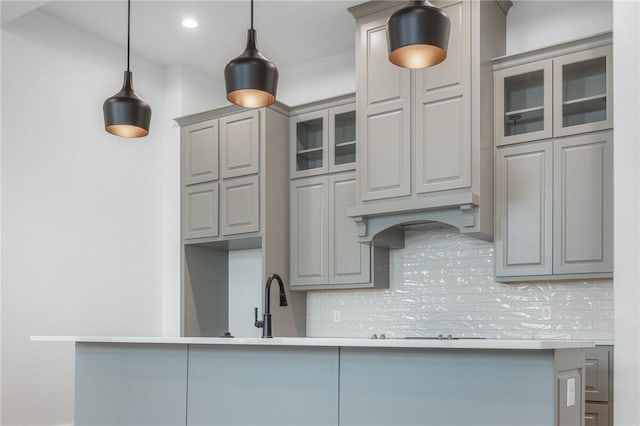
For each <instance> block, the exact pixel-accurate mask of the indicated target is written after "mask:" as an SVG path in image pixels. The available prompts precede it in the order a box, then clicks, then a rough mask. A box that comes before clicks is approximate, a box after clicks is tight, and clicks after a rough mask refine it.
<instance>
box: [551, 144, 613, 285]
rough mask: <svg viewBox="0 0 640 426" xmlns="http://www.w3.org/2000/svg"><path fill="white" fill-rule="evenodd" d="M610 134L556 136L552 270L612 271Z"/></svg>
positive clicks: (561, 271) (559, 272) (611, 156)
mask: <svg viewBox="0 0 640 426" xmlns="http://www.w3.org/2000/svg"><path fill="white" fill-rule="evenodd" d="M612 206H613V134H612V133H611V132H602V133H595V134H586V135H580V136H573V137H568V138H563V139H557V140H555V141H554V223H553V229H554V234H555V238H554V247H553V258H554V259H553V272H554V274H563V273H589V272H611V271H613V245H612V242H613V211H612V210H613V209H612Z"/></svg>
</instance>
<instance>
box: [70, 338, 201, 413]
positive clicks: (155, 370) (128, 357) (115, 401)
mask: <svg viewBox="0 0 640 426" xmlns="http://www.w3.org/2000/svg"><path fill="white" fill-rule="evenodd" d="M187 352H188V351H187V347H186V345H163V344H159V345H144V344H108V345H107V344H100V343H76V356H75V360H76V372H75V404H74V405H75V416H74V417H75V418H74V420H75V421H74V425H76V426H88V425H119V426H151V425H153V426H180V425H185V424H186V419H185V417H186V412H187V399H186V397H185V395H186V394H187V367H188V365H189V361H188V359H187V356H188V355H187Z"/></svg>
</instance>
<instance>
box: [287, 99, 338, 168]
mask: <svg viewBox="0 0 640 426" xmlns="http://www.w3.org/2000/svg"><path fill="white" fill-rule="evenodd" d="M328 134H329V116H328V112H327V111H326V110H323V111H313V112H309V113H306V114H300V115H296V116H294V117H292V118H291V140H292V141H294V143H292V144H291V155H290V161H291V166H290V169H291V176H292V177H294V176H295V177H302V176H311V175H317V174H322V173H327V171H328V170H329V166H328V161H327V160H328V158H327V157H328V152H327V144H328V142H327V141H328Z"/></svg>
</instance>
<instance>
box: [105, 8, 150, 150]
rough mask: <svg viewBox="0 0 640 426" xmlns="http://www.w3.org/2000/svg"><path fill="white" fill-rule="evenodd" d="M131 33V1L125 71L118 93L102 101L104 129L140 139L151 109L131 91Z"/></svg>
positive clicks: (128, 13) (146, 126) (147, 129)
mask: <svg viewBox="0 0 640 426" xmlns="http://www.w3.org/2000/svg"><path fill="white" fill-rule="evenodd" d="M130 33H131V0H128V2H127V70H126V71H125V72H124V82H123V84H122V88H121V89H120V91H119V92H118V93H116V94H115V95H113V96H111V97H110V98H109V99H107V100H106V101H104V104H103V105H102V112H103V114H104V129H105V130H106V131H107V132H109V133H111V134H112V135H115V136H120V137H123V138H140V137H144V136H147V135H148V134H149V124H150V122H151V107H150V106H149V104H148V103H147V102H145V101H144V100H143V99H142V98H141V97H140V96H138V94H137V93H136V92H135V91H134V90H133V84H132V74H131V71H130V70H129V58H130V48H129V43H130Z"/></svg>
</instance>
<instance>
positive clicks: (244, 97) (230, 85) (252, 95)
mask: <svg viewBox="0 0 640 426" xmlns="http://www.w3.org/2000/svg"><path fill="white" fill-rule="evenodd" d="M224 81H225V84H226V87H227V100H228V101H229V102H231V103H234V104H236V105H240V106H243V107H247V108H261V107H265V106H269V105H271V104H273V103H274V102H275V101H276V90H277V89H278V69H277V68H276V66H275V65H274V64H273V62H271V61H269V60H268V59H267V58H265V57H264V56H263V55H262V54H261V53H260V52H259V51H258V48H257V47H256V31H255V30H254V29H253V0H251V28H250V29H249V32H248V34H247V47H246V49H245V50H244V52H242V54H241V55H240V56H238V57H237V58H235V59H232V60H231V61H230V62H229V63H228V64H227V66H226V67H225V68H224Z"/></svg>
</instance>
